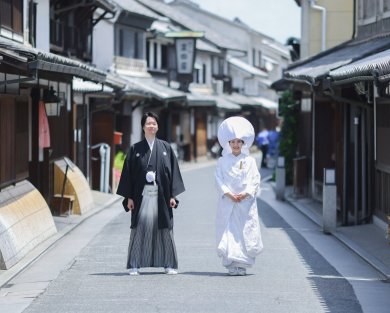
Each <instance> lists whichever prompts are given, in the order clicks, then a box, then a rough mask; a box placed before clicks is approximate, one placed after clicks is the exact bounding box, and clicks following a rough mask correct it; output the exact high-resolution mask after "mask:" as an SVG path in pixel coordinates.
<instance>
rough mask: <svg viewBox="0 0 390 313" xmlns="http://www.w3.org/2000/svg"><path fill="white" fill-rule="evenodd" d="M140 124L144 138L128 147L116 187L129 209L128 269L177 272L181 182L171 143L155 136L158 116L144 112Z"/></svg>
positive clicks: (131, 272) (137, 271) (134, 273)
mask: <svg viewBox="0 0 390 313" xmlns="http://www.w3.org/2000/svg"><path fill="white" fill-rule="evenodd" d="M141 125H142V128H143V131H144V134H145V139H144V140H142V141H140V142H138V143H136V144H134V145H132V146H131V147H130V149H129V151H128V153H127V156H126V160H125V164H124V167H123V170H122V175H121V179H120V182H119V186H118V189H117V194H119V195H121V196H123V197H125V199H124V200H123V206H124V208H125V210H126V211H131V236H130V243H129V253H128V262H127V268H128V269H130V274H131V275H138V274H139V268H141V267H164V268H165V272H166V273H167V274H176V273H177V256H176V248H175V243H174V240H173V232H172V229H173V212H172V208H175V207H177V204H178V200H177V199H176V196H177V195H179V194H180V193H182V192H183V191H184V190H185V189H184V184H183V180H182V177H181V174H180V169H179V166H178V162H177V159H176V156H175V154H174V152H173V150H172V148H171V146H170V145H169V143H167V142H166V141H163V140H160V139H158V138H156V133H157V131H158V116H157V115H156V114H155V113H153V112H147V113H145V114H144V115H143V117H142V119H141Z"/></svg>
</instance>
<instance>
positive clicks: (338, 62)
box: [284, 36, 390, 83]
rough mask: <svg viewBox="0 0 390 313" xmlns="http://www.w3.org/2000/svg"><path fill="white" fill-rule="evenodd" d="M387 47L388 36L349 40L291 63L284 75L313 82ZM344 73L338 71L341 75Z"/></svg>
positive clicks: (389, 42)
mask: <svg viewBox="0 0 390 313" xmlns="http://www.w3.org/2000/svg"><path fill="white" fill-rule="evenodd" d="M389 48H390V36H385V37H377V38H372V39H370V40H364V41H358V40H350V41H347V42H345V43H343V44H341V45H338V46H336V47H334V48H332V49H329V50H327V51H324V52H322V53H319V54H317V55H315V56H313V57H311V58H309V59H307V60H303V61H299V62H296V63H294V64H292V65H291V66H290V67H289V68H288V69H287V70H286V71H285V73H284V77H285V78H287V79H293V80H299V81H307V82H309V83H315V82H316V80H318V79H319V78H321V77H325V76H327V75H329V73H330V72H331V71H332V73H335V72H334V71H335V70H336V69H337V68H339V67H341V66H345V65H347V64H350V63H352V62H355V61H357V60H360V59H362V58H365V57H368V56H369V55H372V54H375V53H379V52H381V51H383V50H386V49H389ZM336 73H337V72H336ZM344 74H345V73H343V74H342V73H341V72H340V73H339V75H342V76H343V75H344ZM344 76H345V75H344ZM340 77H341V76H340Z"/></svg>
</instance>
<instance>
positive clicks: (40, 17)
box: [25, 0, 50, 52]
mask: <svg viewBox="0 0 390 313" xmlns="http://www.w3.org/2000/svg"><path fill="white" fill-rule="evenodd" d="M28 2H29V1H25V5H26V6H25V8H26V10H25V12H27V15H28ZM36 3H37V36H36V37H37V38H36V40H37V43H36V47H37V48H38V49H42V50H44V51H47V52H49V51H50V3H49V0H36ZM25 25H27V26H26V27H28V23H27V24H25Z"/></svg>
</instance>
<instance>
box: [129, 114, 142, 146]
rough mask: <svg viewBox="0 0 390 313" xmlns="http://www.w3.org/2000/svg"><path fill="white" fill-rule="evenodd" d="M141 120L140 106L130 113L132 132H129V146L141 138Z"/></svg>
mask: <svg viewBox="0 0 390 313" xmlns="http://www.w3.org/2000/svg"><path fill="white" fill-rule="evenodd" d="M141 119H142V106H141V107H138V108H137V109H135V110H134V111H133V112H132V130H131V136H130V140H131V144H135V143H136V142H138V141H140V140H141V139H142V138H143V132H142V128H141Z"/></svg>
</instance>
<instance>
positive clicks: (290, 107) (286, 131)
mask: <svg viewBox="0 0 390 313" xmlns="http://www.w3.org/2000/svg"><path fill="white" fill-rule="evenodd" d="M299 112H300V106H299V102H295V101H294V99H293V96H292V92H291V91H285V92H283V94H282V96H281V99H280V106H279V115H281V116H282V117H283V124H282V129H281V131H280V142H279V153H280V155H281V156H284V158H285V168H286V184H288V185H291V184H292V181H293V159H294V158H295V156H296V154H297V147H298V129H299Z"/></svg>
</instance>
